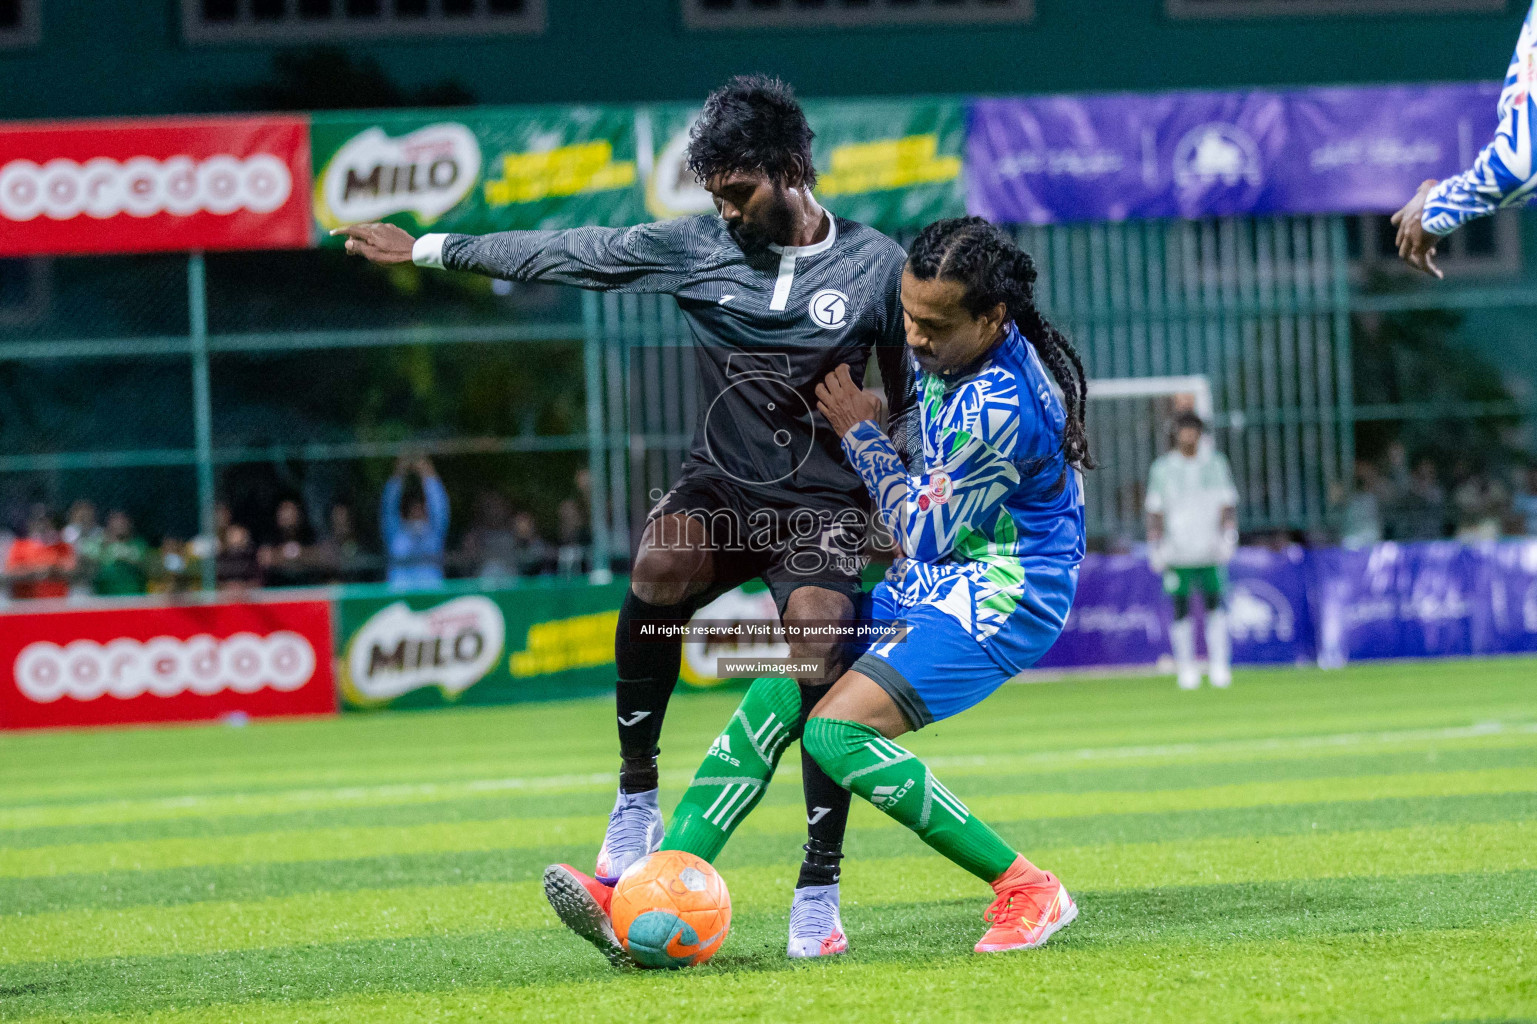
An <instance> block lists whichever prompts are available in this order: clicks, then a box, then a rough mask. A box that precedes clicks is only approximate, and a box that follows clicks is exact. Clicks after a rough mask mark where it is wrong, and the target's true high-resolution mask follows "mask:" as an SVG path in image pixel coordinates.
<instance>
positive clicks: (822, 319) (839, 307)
mask: <svg viewBox="0 0 1537 1024" xmlns="http://www.w3.org/2000/svg"><path fill="white" fill-rule="evenodd" d="M806 312H807V314H808V315H810V317H811V322H812V323H814V324H816V325H817V326H818V327H821V328H823V329H825V330H832V329H833V328H834V327H842V326H843V325H844V324H846V323H848V322H849V297H848V296H847V295H845V294H844V293H843V292H840V291H839V290H838V289H836V288H823V289H822V290H821V291H819V292H817V293H816V294H815V295H813V296H812V297H811V301H810V302H808V303H806Z"/></svg>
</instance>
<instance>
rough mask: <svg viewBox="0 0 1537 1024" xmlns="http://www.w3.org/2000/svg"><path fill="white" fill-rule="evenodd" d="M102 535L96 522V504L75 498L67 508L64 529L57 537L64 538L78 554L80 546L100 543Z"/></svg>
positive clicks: (85, 499)
mask: <svg viewBox="0 0 1537 1024" xmlns="http://www.w3.org/2000/svg"><path fill="white" fill-rule="evenodd" d="M102 533H103V531H102V528H101V526H100V524H99V523H98V522H97V520H96V503H95V502H93V501H91V500H90V499H89V498H77V499H76V500H75V502H74V503H73V504H72V505H70V506H69V514H68V516H66V517H65V522H64V529H63V530H61V531H60V532H59V535H60V536H61V537H63V538H64V542H65V543H66V544H70V545H73V546H74V548H75V550H76V552H79V550H80V548H81V546H82V545H86V544H94V543H96V542H98V541H100V540H101V538H102Z"/></svg>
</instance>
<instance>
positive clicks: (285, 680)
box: [14, 630, 316, 704]
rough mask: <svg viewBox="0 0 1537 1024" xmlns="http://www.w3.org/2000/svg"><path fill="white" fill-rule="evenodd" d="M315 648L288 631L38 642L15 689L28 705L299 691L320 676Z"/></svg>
mask: <svg viewBox="0 0 1537 1024" xmlns="http://www.w3.org/2000/svg"><path fill="white" fill-rule="evenodd" d="M315 666H316V657H315V648H314V647H312V646H311V645H310V642H309V641H308V640H306V639H305V638H304V637H303V636H300V635H299V634H298V633H294V632H290V631H288V630H281V631H279V632H275V633H271V634H268V635H267V636H258V635H257V634H255V633H236V634H234V635H233V636H230V637H227V638H225V639H219V638H216V637H213V636H209V635H207V634H203V635H199V636H194V637H189V638H187V639H185V640H183V639H179V638H177V637H169V636H159V637H155V638H154V639H153V640H128V639H118V640H112V641H109V642H108V643H105V644H102V643H97V642H96V641H94V640H75V641H73V642H71V643H68V644H65V645H64V646H62V647H60V646H59V645H58V644H54V643H49V642H47V641H38V642H36V643H32V644H28V645H27V646H26V647H24V648H22V650H21V653H20V654H18V655H17V656H16V663H15V667H14V672H15V678H16V687H17V689H19V690H20V691H21V693H22V695H23V696H25V697H26V698H27V699H28V700H32V701H36V702H37V703H39V704H47V703H50V702H52V701H56V700H58V699H59V698H61V697H73V698H74V699H75V700H96V699H97V698H99V697H117V698H120V699H124V700H126V699H129V698H133V697H140V696H143V695H145V694H150V695H153V696H156V697H175V696H178V695H180V694H183V693H194V694H199V695H202V696H209V695H211V694H215V693H220V692H222V691H224V690H233V691H235V692H236V693H255V692H256V691H258V690H264V689H273V690H279V691H292V690H297V689H299V687H301V686H303V685H304V684H305V683H307V682H309V681H310V679H311V678H313V677H314V675H315Z"/></svg>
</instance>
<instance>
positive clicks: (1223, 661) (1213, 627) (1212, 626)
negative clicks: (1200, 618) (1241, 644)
mask: <svg viewBox="0 0 1537 1024" xmlns="http://www.w3.org/2000/svg"><path fill="white" fill-rule="evenodd" d="M1206 657H1207V660H1208V662H1209V665H1210V667H1209V668H1208V672H1209V673H1210V674H1211V681H1212V683H1213V685H1217V686H1223V685H1226V684H1227V683H1228V682H1230V681H1231V680H1232V678H1233V644H1232V641H1231V640H1230V639H1229V637H1228V631H1227V609H1225V608H1218V609H1216V610H1215V611H1210V612H1207V613H1206Z"/></svg>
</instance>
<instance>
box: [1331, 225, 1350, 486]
mask: <svg viewBox="0 0 1537 1024" xmlns="http://www.w3.org/2000/svg"><path fill="white" fill-rule="evenodd" d="M1329 261H1330V263H1331V264H1332V265H1333V270H1334V279H1333V289H1332V291H1333V294H1332V296H1331V298H1332V299H1333V305H1334V358H1335V366H1336V370H1335V372H1336V374H1337V380H1338V384H1337V385H1336V387H1337V390H1336V392H1335V403H1336V405H1337V406H1338V409H1339V421H1340V438H1339V443H1340V475H1339V479H1338V481H1337V482H1338V483H1341V484H1343V485H1344V486H1345V488H1346V489H1347V490H1349V488H1350V487H1351V485H1352V483H1353V481H1354V480H1355V473H1356V410H1355V379H1354V376H1353V374H1354V357H1353V355H1352V352H1351V331H1352V330H1353V328H1354V325H1353V324H1352V323H1351V317H1350V253H1349V250H1348V248H1347V242H1346V239H1345V218H1343V217H1340V216H1334V217H1331V218H1329ZM1331 482H1333V481H1328V480H1325V481H1324V495H1325V499H1324V500H1325V503H1326V504H1327V501H1328V497H1327V496H1328V493H1329V484H1330V483H1331Z"/></svg>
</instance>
